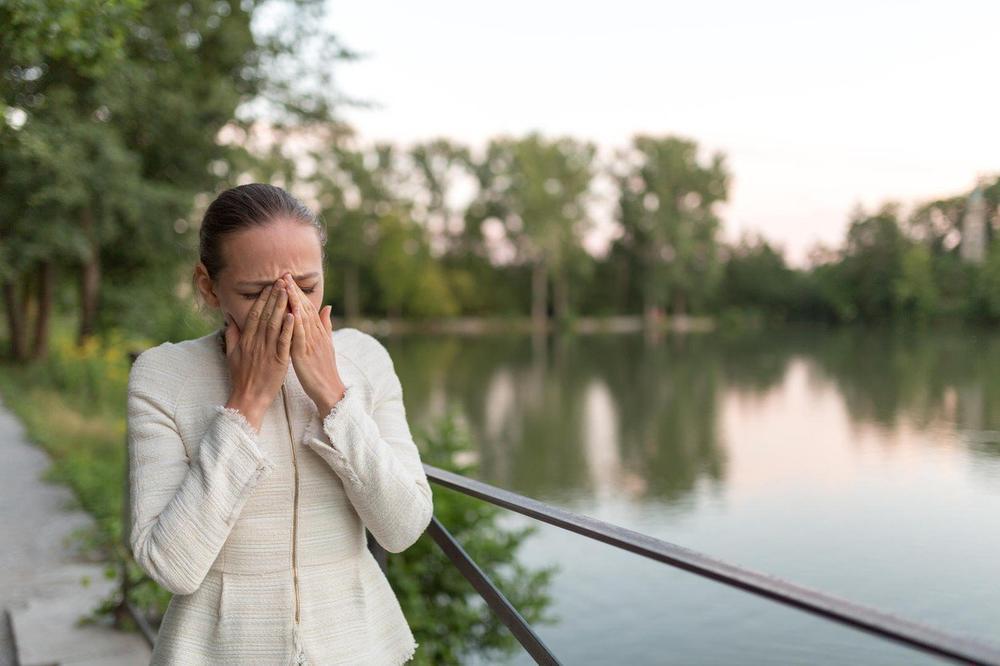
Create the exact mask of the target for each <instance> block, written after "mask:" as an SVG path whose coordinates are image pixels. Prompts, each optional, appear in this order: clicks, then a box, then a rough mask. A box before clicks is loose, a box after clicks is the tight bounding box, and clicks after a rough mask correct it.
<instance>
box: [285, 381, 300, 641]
mask: <svg viewBox="0 0 1000 666" xmlns="http://www.w3.org/2000/svg"><path fill="white" fill-rule="evenodd" d="M281 402H282V404H283V405H284V408H285V424H286V425H287V426H288V444H289V445H290V446H291V449H292V469H293V470H294V472H295V495H294V499H293V504H292V585H293V587H294V590H295V626H294V627H293V629H294V631H295V632H296V633H297V632H298V629H299V626H298V625H299V568H298V567H299V563H298V556H297V553H296V542H297V541H298V538H297V532H298V524H299V465H298V462H297V460H296V458H295V437H294V436H293V435H292V419H291V416H289V413H288V398H287V396H286V393H285V384H284V382H282V384H281ZM300 656H301V655H295V657H296V659H299V657H300Z"/></svg>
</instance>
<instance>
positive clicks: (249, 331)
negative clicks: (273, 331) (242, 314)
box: [243, 286, 271, 340]
mask: <svg viewBox="0 0 1000 666" xmlns="http://www.w3.org/2000/svg"><path fill="white" fill-rule="evenodd" d="M270 294H271V287H270V286H267V287H264V288H263V289H261V291H260V293H259V294H257V299H256V300H255V301H254V302H253V305H251V306H250V312H248V313H247V320H246V324H245V325H244V327H243V329H244V330H243V336H244V337H245V338H246V339H247V340H253V339H254V338H255V337H256V336H257V327H258V326H259V325H260V317H261V312H263V310H264V304H265V303H266V302H267V298H268V296H270Z"/></svg>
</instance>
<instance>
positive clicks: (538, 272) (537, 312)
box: [531, 259, 549, 330]
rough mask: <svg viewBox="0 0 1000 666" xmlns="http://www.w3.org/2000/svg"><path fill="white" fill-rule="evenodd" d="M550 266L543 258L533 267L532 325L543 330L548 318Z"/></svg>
mask: <svg viewBox="0 0 1000 666" xmlns="http://www.w3.org/2000/svg"><path fill="white" fill-rule="evenodd" d="M548 273H549V272H548V266H547V265H546V263H545V260H544V259H542V260H540V261H538V262H536V263H535V265H534V266H532V268H531V325H532V328H534V329H536V330H543V329H544V328H545V325H546V322H547V319H548V312H547V311H548V287H549V284H548V281H549V275H548Z"/></svg>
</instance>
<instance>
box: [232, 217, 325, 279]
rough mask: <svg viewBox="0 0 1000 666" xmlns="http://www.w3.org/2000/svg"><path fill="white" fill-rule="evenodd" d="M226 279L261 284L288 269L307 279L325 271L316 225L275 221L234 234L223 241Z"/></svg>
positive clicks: (295, 274) (276, 277) (293, 273)
mask: <svg viewBox="0 0 1000 666" xmlns="http://www.w3.org/2000/svg"><path fill="white" fill-rule="evenodd" d="M223 252H224V254H225V256H226V270H225V271H224V272H225V273H226V278H227V279H228V280H229V281H230V282H232V283H234V284H235V285H237V286H260V283H263V284H269V283H271V282H274V281H275V280H276V279H278V278H279V277H280V276H281V275H283V274H284V273H285V271H290V272H291V274H292V275H294V276H298V277H301V278H303V279H308V277H315V276H318V275H320V274H321V273H322V271H323V266H322V263H323V254H322V248H321V247H320V244H319V236H318V235H317V233H316V230H315V228H314V227H312V226H311V225H308V224H301V223H298V222H285V221H281V222H273V223H271V224H268V225H265V226H258V227H251V228H249V229H244V230H242V231H238V232H236V233H234V234H231V235H229V236H227V237H226V239H225V242H224V243H223Z"/></svg>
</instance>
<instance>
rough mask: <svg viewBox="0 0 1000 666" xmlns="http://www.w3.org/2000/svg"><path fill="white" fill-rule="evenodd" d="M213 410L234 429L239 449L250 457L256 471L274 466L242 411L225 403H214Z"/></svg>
mask: <svg viewBox="0 0 1000 666" xmlns="http://www.w3.org/2000/svg"><path fill="white" fill-rule="evenodd" d="M215 412H216V413H217V414H219V417H218V418H219V419H221V420H222V421H223V422H224V423H225V424H226V425H227V426H228V428H229V429H230V431H231V432H232V431H236V433H235V434H237V437H236V439H237V440H238V441H239V442H240V443H241V444H242V446H241V447H240V449H241V450H242V451H244V452H245V453H247V454H248V455H249V456H250V457H251V459H252V461H253V463H254V465H255V466H256V468H257V471H258V472H263V471H265V470H267V469H271V468H273V467H274V461H272V460H271V459H270V458H268V457H267V456H266V455H264V452H263V451H261V450H260V446H259V444H258V439H257V438H258V434H257V431H256V430H254V428H253V426H252V425H250V421H248V420H247V417H246V416H245V415H244V414H243V412H241V411H240V410H238V409H235V408H233V407H226V406H225V405H216V406H215Z"/></svg>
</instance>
